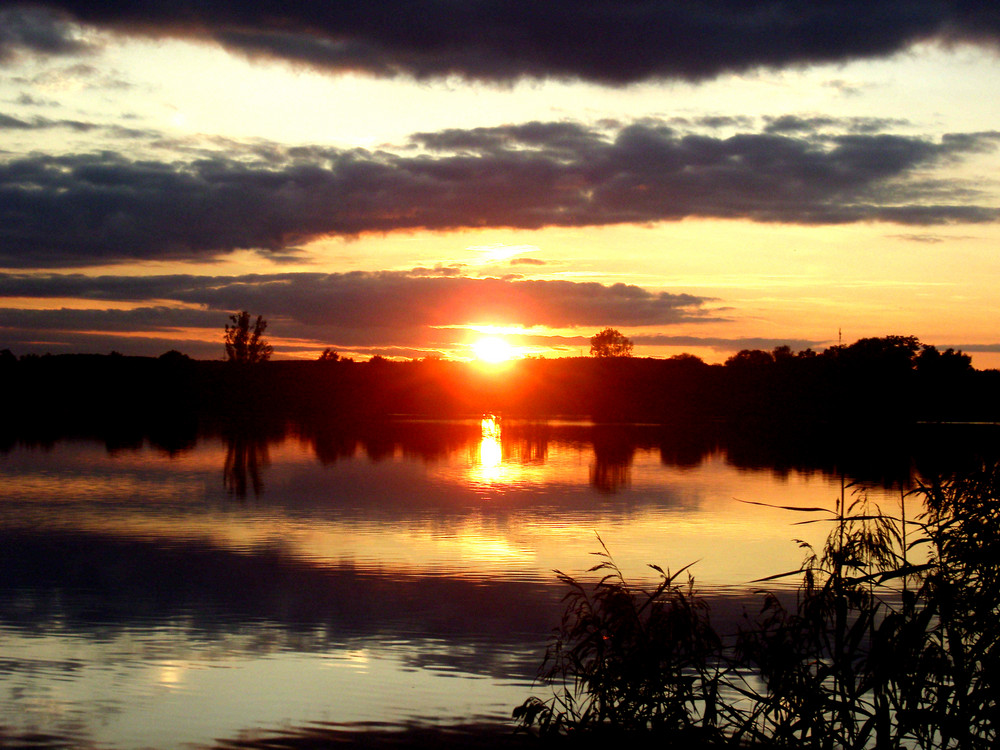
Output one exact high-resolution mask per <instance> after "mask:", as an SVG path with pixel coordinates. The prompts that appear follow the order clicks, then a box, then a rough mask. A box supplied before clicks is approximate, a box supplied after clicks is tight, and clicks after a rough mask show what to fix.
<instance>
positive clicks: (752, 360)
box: [726, 349, 774, 368]
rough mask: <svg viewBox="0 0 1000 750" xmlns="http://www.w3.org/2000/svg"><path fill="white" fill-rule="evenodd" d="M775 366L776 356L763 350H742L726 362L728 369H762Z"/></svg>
mask: <svg viewBox="0 0 1000 750" xmlns="http://www.w3.org/2000/svg"><path fill="white" fill-rule="evenodd" d="M773 364H774V355H773V354H771V352H765V351H764V350H763V349H741V350H740V351H738V352H736V354H734V355H733V356H731V357H730V358H729V359H727V360H726V367H742V368H762V367H768V366H770V365H773Z"/></svg>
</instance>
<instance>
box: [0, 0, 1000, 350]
mask: <svg viewBox="0 0 1000 750" xmlns="http://www.w3.org/2000/svg"><path fill="white" fill-rule="evenodd" d="M998 50H1000V9H998V8H997V7H996V5H995V3H994V2H990V1H987V0H983V1H982V2H975V1H973V0H967V1H966V2H946V1H945V0H906V1H903V0H886V1H884V2H873V1H872V0H866V1H865V2H858V1H857V0H830V1H829V2H823V3H816V2H814V0H773V1H771V2H762V3H745V2H741V1H740V2H737V1H736V0H731V1H730V0H692V1H691V2H685V3H677V2H671V1H668V0H662V1H653V0H635V1H632V2H626V1H623V0H573V2H567V1H564V0H550V1H548V2H538V0H530V1H525V2H521V1H520V0H424V1H414V0H380V2H377V3H373V2H370V0H340V1H339V2H335V3H331V2H322V3H320V2H302V3H275V2H271V1H270V0H267V1H265V0H249V1H241V2H233V0H228V1H223V0H217V1H216V2H193V1H184V0H179V2H175V3H160V2H142V1H140V2H133V3H104V2H75V1H72V0H65V1H63V2H44V1H43V2H34V3H31V4H30V5H28V4H26V5H19V4H17V3H16V2H15V3H10V2H3V3H0V349H3V348H10V349H11V350H12V351H14V353H15V354H25V353H29V352H38V353H44V352H52V353H61V352H103V353H106V352H109V351H112V350H117V351H120V352H123V353H128V354H148V355H158V354H161V353H163V352H164V351H167V350H168V349H178V350H180V351H182V352H185V353H187V354H190V355H191V356H194V357H198V358H221V356H222V354H223V348H222V343H221V332H222V328H223V325H224V324H225V323H226V322H227V319H228V315H229V314H230V313H231V312H233V311H237V310H241V309H247V310H250V311H251V312H252V313H254V314H262V315H264V316H265V317H266V318H267V319H268V320H269V322H270V328H269V333H270V338H271V341H272V343H273V344H274V347H275V354H276V356H280V357H308V358H315V357H316V356H317V355H318V353H319V352H320V351H322V350H323V349H324V348H325V347H328V346H329V347H332V348H334V349H335V350H337V351H339V352H341V353H343V354H345V355H349V356H355V357H357V358H362V359H363V358H366V357H368V356H370V355H373V354H382V355H384V356H390V357H407V358H408V357H424V356H428V355H435V354H443V355H444V356H448V357H455V358H469V357H471V356H472V353H473V348H472V347H473V345H474V344H475V343H476V341H477V340H478V339H480V338H481V337H482V336H484V335H490V336H500V337H504V338H505V339H506V340H507V341H508V342H509V343H510V344H511V345H512V346H513V347H514V351H515V353H517V354H533V355H539V354H540V355H543V356H548V357H553V356H569V355H572V356H576V355H579V354H580V353H586V352H587V350H588V346H589V345H588V339H589V337H590V336H591V335H593V334H594V333H596V332H597V331H598V330H600V329H601V328H604V327H607V326H611V327H615V328H618V329H619V330H621V331H622V332H623V333H625V334H627V335H628V336H630V337H631V338H632V339H633V340H634V341H635V343H636V353H637V354H641V355H649V356H657V357H662V356H670V355H673V354H678V353H681V352H690V353H694V354H697V355H699V356H702V357H703V358H705V359H706V360H708V361H723V360H724V359H725V358H726V357H728V356H729V355H731V354H732V353H734V352H735V351H737V350H739V349H743V348H768V349H769V348H771V347H773V346H776V345H780V344H788V345H790V346H792V347H793V348H794V349H802V348H805V347H809V346H811V347H813V348H816V349H822V348H824V347H826V346H829V345H831V344H835V343H837V340H838V336H839V335H842V336H843V340H844V341H845V342H850V341H853V340H855V339H857V338H861V337H864V336H882V335H888V334H900V335H914V336H917V337H919V338H920V339H921V340H922V341H924V342H925V343H931V344H935V345H937V346H938V347H949V346H953V347H960V348H962V349H963V350H965V351H966V352H968V353H970V354H972V355H973V361H974V364H976V366H978V367H998V366H1000V329H998V325H997V324H998V321H1000V295H998V294H997V289H998V288H1000V242H998V240H1000V170H998V167H1000V104H998V100H997V96H996V94H997V92H998V91H1000V57H998Z"/></svg>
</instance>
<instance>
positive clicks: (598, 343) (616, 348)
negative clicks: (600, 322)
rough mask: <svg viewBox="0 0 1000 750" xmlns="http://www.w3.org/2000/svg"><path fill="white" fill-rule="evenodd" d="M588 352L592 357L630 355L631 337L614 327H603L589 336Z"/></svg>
mask: <svg viewBox="0 0 1000 750" xmlns="http://www.w3.org/2000/svg"><path fill="white" fill-rule="evenodd" d="M590 354H591V356H594V357H631V356H632V339H630V338H629V337H628V336H625V335H624V334H623V333H622V332H621V331H619V330H617V329H615V328H605V329H604V330H603V331H601V332H600V333H598V334H595V335H594V336H591V337H590Z"/></svg>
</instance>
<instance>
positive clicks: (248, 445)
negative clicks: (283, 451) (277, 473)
mask: <svg viewBox="0 0 1000 750" xmlns="http://www.w3.org/2000/svg"><path fill="white" fill-rule="evenodd" d="M225 440H226V461H225V463H224V464H223V467H222V482H223V485H224V486H225V488H226V490H227V491H228V492H229V494H231V495H233V496H235V497H237V498H239V499H244V498H246V496H247V490H248V489H252V490H253V494H254V495H255V496H256V495H259V494H261V493H262V492H263V491H264V479H263V474H264V469H266V468H267V467H268V466H269V465H270V464H271V458H270V455H269V452H268V439H267V437H266V436H264V435H260V434H255V433H252V432H250V433H248V432H243V431H240V432H229V433H227V434H226V436H225Z"/></svg>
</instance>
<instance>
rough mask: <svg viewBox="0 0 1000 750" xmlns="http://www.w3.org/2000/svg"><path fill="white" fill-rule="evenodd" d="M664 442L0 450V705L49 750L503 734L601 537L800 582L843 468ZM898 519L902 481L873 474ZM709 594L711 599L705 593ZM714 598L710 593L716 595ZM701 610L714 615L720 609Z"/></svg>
mask: <svg viewBox="0 0 1000 750" xmlns="http://www.w3.org/2000/svg"><path fill="white" fill-rule="evenodd" d="M671 440H672V438H671V436H670V435H664V434H663V433H660V432H643V431H641V430H625V429H619V428H597V427H594V426H590V425H578V424H569V423H567V424H534V423H523V424H518V423H516V422H510V421H504V422H501V421H500V420H499V419H498V418H496V417H492V416H489V417H486V418H483V419H481V420H468V421H460V422H454V423H450V422H439V423H430V422H428V423H421V422H414V423H400V424H393V425H388V426H386V427H384V428H382V431H381V432H373V433H370V434H360V435H354V434H350V433H348V434H343V435H342V434H339V433H337V432H331V433H329V434H326V433H322V434H317V435H309V434H305V433H302V434H299V433H295V434H288V435H276V436H271V437H266V438H265V437H262V436H240V435H229V436H225V435H224V436H221V437H220V436H215V437H208V438H203V439H201V440H199V441H198V442H196V443H194V442H192V444H191V445H190V446H188V447H187V448H184V449H182V450H172V451H165V450H162V449H159V448H157V447H155V446H153V445H151V444H149V443H146V442H143V443H139V444H136V445H133V446H132V447H130V448H127V449H122V448H116V449H115V450H109V449H107V447H105V446H104V445H103V444H101V443H96V442H88V441H82V440H75V441H57V442H55V443H53V444H52V445H50V446H47V447H46V448H45V449H44V450H39V449H36V448H32V447H30V446H17V445H15V446H13V447H12V448H10V449H9V450H7V452H5V453H0V483H2V485H3V486H4V488H5V497H4V501H3V503H0V537H2V538H0V558H2V559H0V563H2V566H3V567H2V569H3V570H4V572H5V576H4V580H0V639H2V641H0V642H2V651H0V715H2V716H3V717H5V718H4V722H5V724H6V725H7V727H8V729H7V730H6V731H14V732H17V733H22V734H27V733H30V732H50V733H52V734H54V735H57V736H65V737H67V738H71V740H72V741H68V742H67V744H70V745H78V744H88V743H92V744H97V745H100V746H101V747H122V748H128V747H135V746H151V747H174V746H176V745H178V744H181V743H183V742H208V741H210V740H212V739H213V738H220V737H230V738H232V737H237V736H239V735H240V733H241V732H244V731H250V730H254V729H267V728H269V727H270V728H274V727H279V726H284V727H289V726H296V725H303V724H306V723H309V722H323V721H328V722H348V723H349V722H364V721H372V722H379V723H382V724H390V725H400V724H403V723H406V722H412V721H431V722H439V723H440V722H445V723H446V722H449V721H455V722H461V721H468V720H470V719H482V718H487V719H490V720H496V721H503V720H505V719H506V718H507V717H509V715H510V709H511V707H512V706H513V705H516V704H517V703H519V702H520V701H521V700H523V698H524V697H526V695H527V694H528V692H529V690H528V687H527V686H528V685H529V684H530V681H531V679H532V678H533V676H534V674H535V669H536V667H537V664H538V660H539V658H540V656H541V653H542V652H543V650H544V644H545V641H546V638H547V637H548V634H549V633H550V631H551V629H552V627H553V626H554V625H555V624H556V623H557V622H558V618H559V614H560V607H561V605H560V600H561V598H562V595H563V593H564V592H563V591H562V590H561V588H560V587H559V586H558V585H556V583H555V579H554V576H553V573H552V571H553V570H554V569H560V570H565V571H567V572H570V573H573V574H579V573H581V572H582V571H585V570H586V569H587V568H589V567H590V566H591V565H592V564H593V562H594V558H593V557H592V555H591V553H592V552H594V551H595V549H597V537H596V535H597V534H600V535H601V538H602V539H603V540H604V541H605V543H607V545H608V547H609V549H610V550H611V551H612V553H613V554H614V555H615V557H616V559H617V560H618V562H619V563H620V564H621V566H622V568H623V569H624V570H625V572H626V573H627V574H628V575H630V576H640V577H645V578H647V579H650V578H651V577H653V576H654V574H653V573H652V572H651V571H650V570H649V568H647V567H646V566H647V564H648V563H657V564H660V565H662V566H663V567H665V568H672V569H675V570H676V569H678V568H680V567H682V566H684V565H687V564H689V563H692V562H695V563H696V564H695V565H694V567H693V568H692V571H693V573H694V575H695V577H696V580H697V582H698V586H699V588H700V589H702V590H703V591H707V592H709V593H710V594H711V596H713V597H716V598H717V601H720V602H721V601H723V599H722V598H719V597H737V599H733V600H732V602H731V603H730V604H727V605H726V606H724V607H721V609H720V610H719V611H721V612H722V613H726V612H730V611H732V612H736V611H738V609H739V607H738V606H737V604H735V603H734V602H737V601H739V599H738V597H740V596H744V593H743V592H746V591H747V590H748V588H749V586H748V584H749V582H750V581H752V580H753V579H755V578H759V577H763V576H766V575H769V574H772V573H774V572H776V571H781V570H789V569H793V568H795V567H797V565H798V564H799V562H800V561H801V558H802V555H803V551H802V550H801V549H799V547H798V546H797V545H796V544H795V543H794V542H793V541H792V540H793V539H795V538H801V537H803V536H805V537H806V538H808V539H810V540H812V541H813V542H814V543H816V544H819V543H820V542H822V540H823V537H824V536H825V529H824V527H823V525H822V524H814V525H811V526H805V527H803V526H798V527H796V526H793V525H792V524H793V522H795V521H799V520H802V518H801V516H799V515H796V514H789V513H788V512H787V511H783V510H780V509H777V508H768V507H762V506H760V505H753V504H750V502H741V501H751V502H764V503H771V504H777V505H789V506H815V505H822V506H824V507H829V508H833V507H834V506H835V504H836V501H837V499H838V498H839V495H840V478H839V476H831V475H829V474H825V473H823V471H821V470H817V469H814V468H810V467H809V466H804V467H802V468H801V469H788V468H783V469H782V470H781V471H777V470H774V469H771V468H769V467H767V466H766V465H765V466H752V465H745V464H744V465H743V466H737V465H734V463H733V459H732V457H731V456H728V455H727V454H726V452H724V451H722V450H719V449H717V448H714V447H709V448H707V449H705V450H702V451H700V452H697V453H694V454H688V453H686V452H684V451H683V450H679V449H678V448H677V447H676V446H675V445H674V443H673V442H671ZM868 492H869V496H870V497H871V498H872V499H873V500H876V501H877V502H879V503H881V504H883V505H884V507H887V508H888V509H894V508H896V507H898V503H899V491H898V489H882V488H881V486H879V485H878V483H869V489H868ZM713 601H715V600H713ZM726 601H729V600H726ZM720 606H721V605H720Z"/></svg>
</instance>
